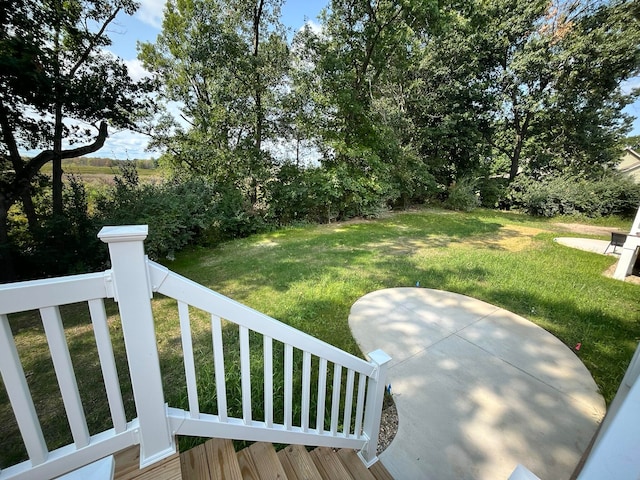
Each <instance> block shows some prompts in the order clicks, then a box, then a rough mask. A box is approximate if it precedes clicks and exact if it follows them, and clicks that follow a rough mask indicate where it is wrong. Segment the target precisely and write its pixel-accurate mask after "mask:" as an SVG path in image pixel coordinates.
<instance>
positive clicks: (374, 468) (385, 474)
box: [369, 460, 393, 480]
mask: <svg viewBox="0 0 640 480" xmlns="http://www.w3.org/2000/svg"><path fill="white" fill-rule="evenodd" d="M369 471H370V472H371V474H372V475H373V476H374V477H375V479H376V480H393V477H392V476H391V474H390V473H389V470H387V468H386V467H385V466H384V465H383V464H382V462H381V461H379V460H378V461H377V462H376V463H374V464H373V465H371V466H370V467H369Z"/></svg>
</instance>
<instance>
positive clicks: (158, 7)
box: [135, 0, 166, 28]
mask: <svg viewBox="0 0 640 480" xmlns="http://www.w3.org/2000/svg"><path fill="white" fill-rule="evenodd" d="M165 3H166V0H141V1H140V8H139V9H138V11H137V12H136V14H135V16H136V17H137V18H138V19H139V20H140V21H141V22H143V23H146V24H147V25H151V26H152V27H154V28H160V27H161V26H162V18H163V16H164V6H165Z"/></svg>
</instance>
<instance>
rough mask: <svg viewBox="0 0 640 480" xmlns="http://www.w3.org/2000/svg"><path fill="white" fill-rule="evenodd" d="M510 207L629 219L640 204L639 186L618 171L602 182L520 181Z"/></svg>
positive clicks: (513, 188)
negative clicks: (615, 216)
mask: <svg viewBox="0 0 640 480" xmlns="http://www.w3.org/2000/svg"><path fill="white" fill-rule="evenodd" d="M507 200H508V203H509V206H510V207H512V208H518V209H521V210H523V211H525V212H527V213H529V214H531V215H538V216H544V217H553V216H557V215H585V216H588V217H603V216H609V215H621V216H629V215H633V213H634V212H635V211H636V210H637V208H638V204H639V203H640V185H638V184H636V183H634V182H633V181H632V180H631V179H630V178H629V177H627V176H624V175H622V174H620V173H618V172H610V173H608V174H607V175H605V176H604V177H603V178H601V179H599V180H589V179H584V178H581V177H578V176H575V175H559V176H551V177H546V178H544V179H542V180H533V179H531V178H527V177H519V178H517V179H516V180H515V181H514V182H513V183H512V184H511V186H510V189H509V194H508V196H507Z"/></svg>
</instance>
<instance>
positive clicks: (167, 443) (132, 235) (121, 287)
mask: <svg viewBox="0 0 640 480" xmlns="http://www.w3.org/2000/svg"><path fill="white" fill-rule="evenodd" d="M147 233H148V226H147V225H126V226H119V227H104V228H103V229H102V230H100V233H98V237H99V238H100V240H102V241H103V242H105V243H107V244H108V245H109V255H110V257H111V276H112V281H113V290H114V297H115V300H116V302H118V308H119V310H120V318H121V321H122V333H123V336H124V342H125V347H126V352H127V360H128V362H129V371H130V375H131V384H132V387H133V395H134V400H135V404H136V410H137V414H138V421H139V426H140V431H139V436H140V468H142V467H144V466H147V465H150V464H152V463H154V462H156V461H158V460H161V459H162V458H165V457H167V456H169V455H171V454H173V453H175V451H176V446H175V441H174V438H173V435H172V434H171V430H170V428H169V422H168V419H167V411H166V406H165V401H164V392H163V389H162V378H161V376H160V363H159V358H158V349H157V343H156V334H155V328H154V323H153V313H152V310H151V302H150V299H151V296H152V291H151V286H150V282H149V275H148V271H147V263H146V257H145V255H144V240H145V238H147Z"/></svg>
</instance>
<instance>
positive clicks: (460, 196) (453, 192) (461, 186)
mask: <svg viewBox="0 0 640 480" xmlns="http://www.w3.org/2000/svg"><path fill="white" fill-rule="evenodd" d="M443 206H444V207H445V208H448V209H449V210H460V211H463V212H469V211H471V210H473V209H474V208H477V207H479V206H480V194H479V192H478V190H477V188H476V182H475V180H473V179H471V178H470V177H463V178H461V179H460V180H458V181H457V182H455V183H453V184H452V185H451V186H450V187H449V191H448V195H447V198H446V199H445V201H444V202H443Z"/></svg>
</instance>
